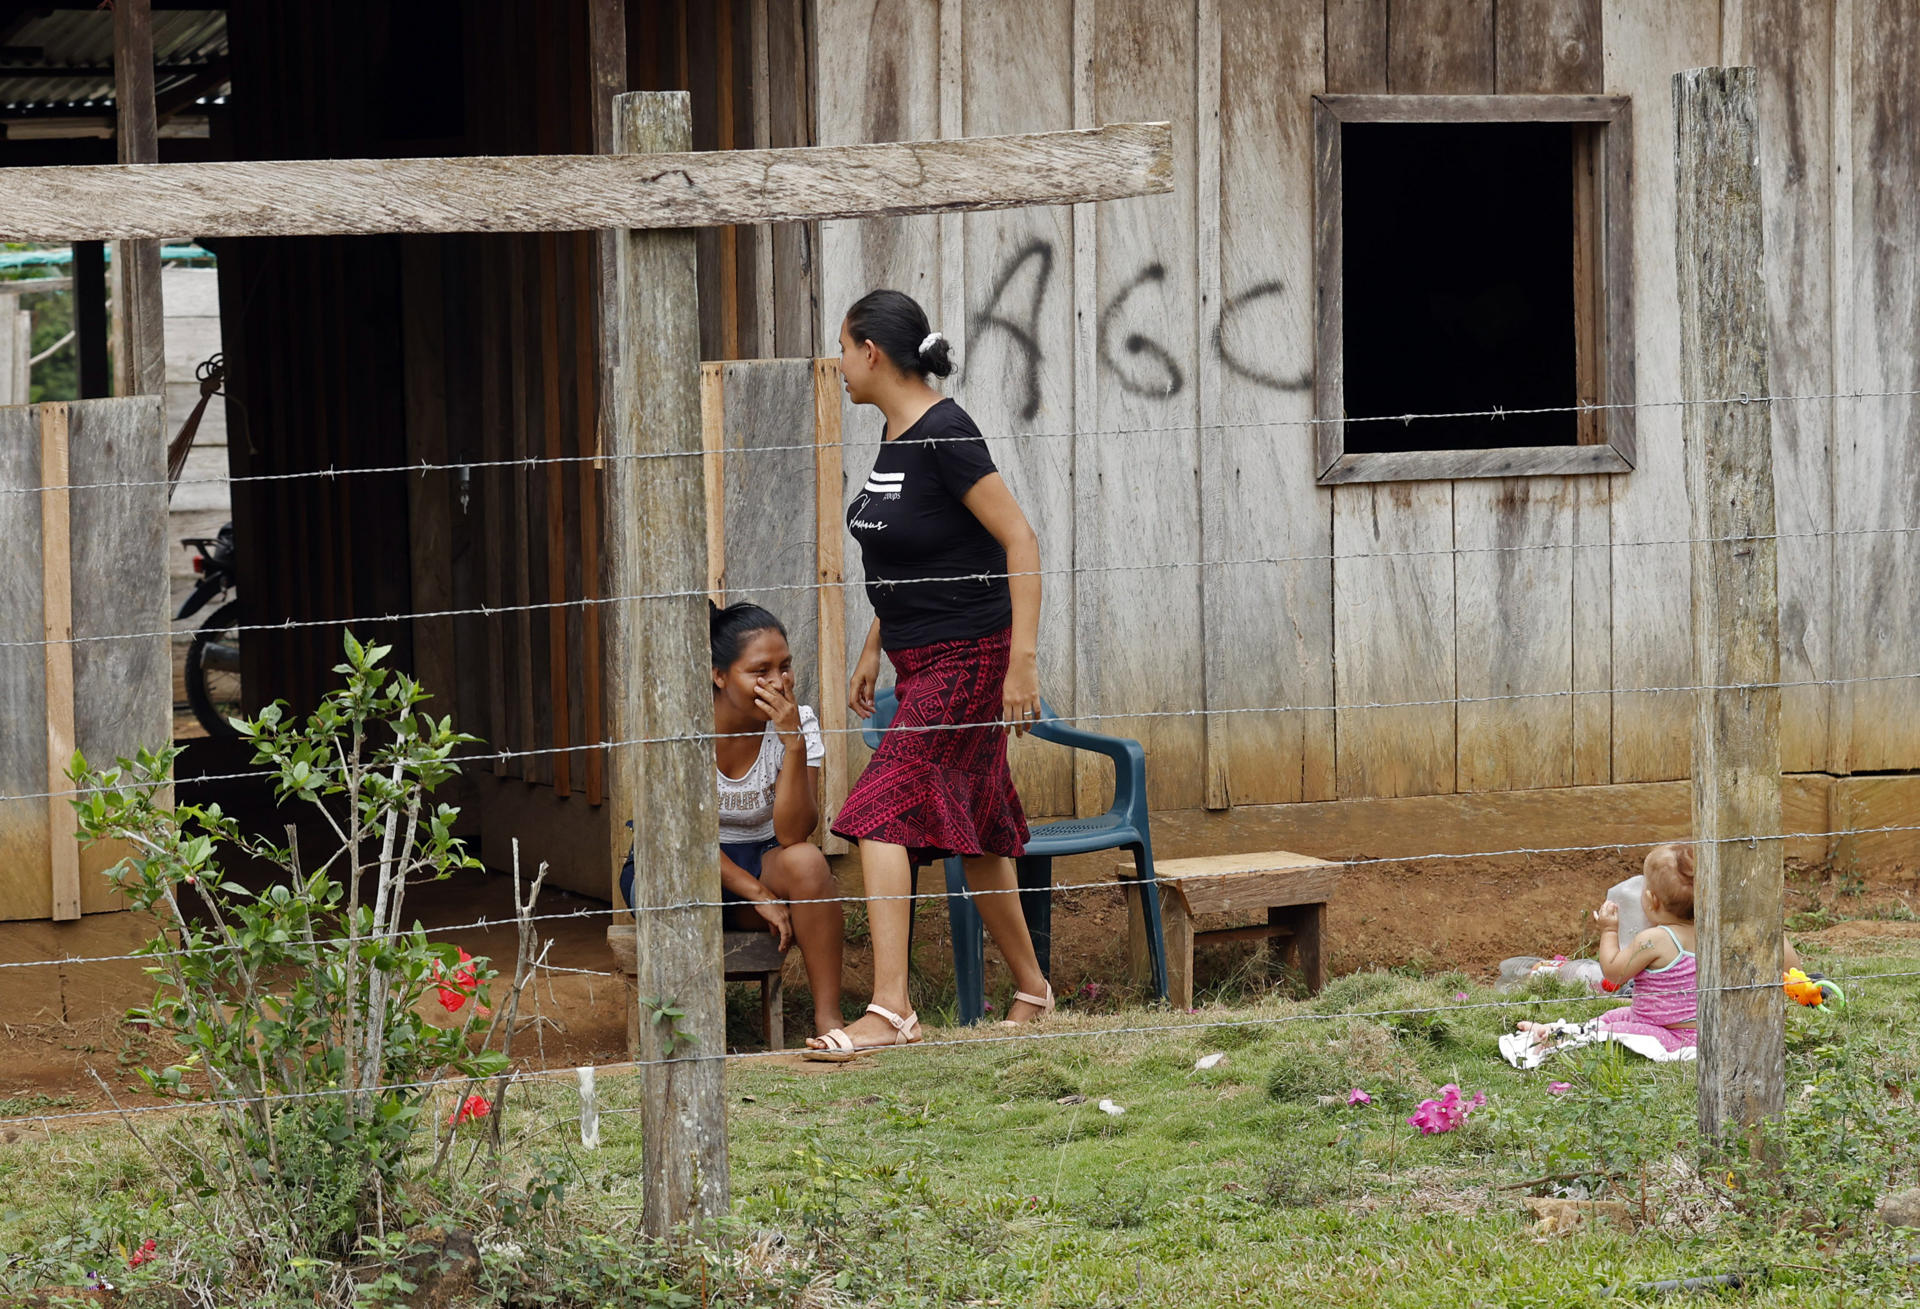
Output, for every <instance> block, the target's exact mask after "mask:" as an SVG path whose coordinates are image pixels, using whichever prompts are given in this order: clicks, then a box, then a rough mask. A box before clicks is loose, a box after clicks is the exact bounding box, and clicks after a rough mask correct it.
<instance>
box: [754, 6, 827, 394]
mask: <svg viewBox="0 0 1920 1309" xmlns="http://www.w3.org/2000/svg"><path fill="white" fill-rule="evenodd" d="M809 11H810V7H809V5H808V3H807V0H768V30H767V45H768V56H767V61H768V82H767V87H768V98H769V100H770V102H771V104H770V130H771V132H772V141H773V144H774V145H776V146H788V145H812V144H814V131H813V95H812V91H811V87H810V82H811V73H812V70H813V64H814V53H813V48H812V44H811V40H810V34H809V32H808V17H809ZM767 234H768V237H769V245H770V247H771V249H772V251H773V292H772V294H773V302H772V313H773V322H774V349H773V353H774V354H775V355H777V356H780V357H782V358H786V359H795V358H802V359H804V358H811V357H813V356H815V355H818V354H821V353H822V352H823V351H822V342H821V341H820V339H819V338H818V336H817V332H818V318H819V315H820V303H819V301H820V297H819V278H818V270H817V269H816V268H815V267H814V262H815V257H816V255H817V253H818V251H819V249H820V225H819V224H818V223H781V224H780V225H779V226H777V227H773V228H769V229H768V233H767Z"/></svg>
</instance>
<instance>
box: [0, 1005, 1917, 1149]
mask: <svg viewBox="0 0 1920 1309" xmlns="http://www.w3.org/2000/svg"><path fill="white" fill-rule="evenodd" d="M1911 977H1920V969H1901V970H1895V971H1890V972H1875V973H1849V974H1840V975H1837V976H1833V977H1831V978H1830V980H1832V981H1835V982H1846V983H1848V984H1849V985H1854V984H1858V983H1861V982H1876V981H1891V980H1895V979H1901V978H1911ZM1780 985H1781V984H1780V983H1779V982H1774V981H1767V982H1741V983H1729V984H1727V985H1723V986H1703V987H1699V988H1698V994H1700V995H1727V994H1733V993H1736V992H1742V991H1773V990H1778V989H1779V988H1780ZM1596 1002H1605V1003H1610V1004H1616V1005H1617V1004H1618V999H1617V997H1614V996H1609V995H1604V994H1603V995H1590V996H1539V995H1515V996H1512V997H1510V998H1507V999H1501V1000H1468V1001H1456V1002H1454V1003H1451V1004H1443V1005H1417V1006H1407V1007H1404V1008H1398V1009H1359V1010H1332V1011H1320V1010H1308V1011H1304V1012H1299V1013H1290V1014H1270V1015H1269V1014H1261V1015H1253V1016H1249V1017H1243V1018H1227V1019H1217V1020H1202V1021H1199V1022H1172V1023H1142V1024H1135V1025H1131V1026H1125V1027H1086V1028H1059V1027H1055V1028H1052V1029H1046V1028H1042V1029H1041V1030H1038V1031H1032V1032H1011V1033H1006V1034H998V1033H997V1032H987V1033H983V1034H981V1035H979V1036H967V1037H959V1038H953V1039H943V1040H920V1041H914V1042H911V1043H909V1044H906V1045H894V1046H877V1047H872V1048H870V1049H868V1050H864V1051H862V1054H863V1055H868V1056H871V1055H878V1054H886V1053H905V1052H908V1051H922V1052H924V1051H929V1050H951V1049H960V1048H967V1047H979V1046H987V1045H1007V1044H1013V1043H1019V1042H1034V1041H1060V1040H1078V1039H1084V1038H1093V1037H1115V1036H1142V1035H1154V1034H1167V1033H1179V1032H1200V1031H1212V1030H1219V1029H1223V1028H1246V1027H1276V1026H1283V1025H1286V1024H1289V1023H1300V1022H1351V1021H1353V1020H1356V1019H1367V1020H1371V1019H1378V1018H1412V1017H1421V1016H1426V1015H1434V1014H1451V1013H1464V1012H1470V1011H1475V1010H1484V1009H1507V1010H1512V1009H1515V1008H1537V1007H1539V1006H1542V1005H1590V1004H1594V1003H1596ZM1029 1026H1037V1024H1029ZM802 1053H803V1051H802V1050H800V1049H798V1048H796V1049H791V1050H726V1051H721V1052H719V1053H717V1054H706V1053H688V1054H681V1055H669V1056H666V1057H664V1058H659V1059H626V1060H618V1061H613V1062H609V1063H604V1064H593V1065H587V1066H589V1067H592V1068H593V1070H594V1072H595V1073H596V1074H599V1073H602V1072H627V1071H633V1070H638V1069H647V1068H661V1067H668V1066H673V1065H685V1064H703V1063H745V1062H749V1061H753V1060H760V1059H791V1058H793V1057H795V1056H796V1055H800V1054H802ZM580 1067H581V1065H571V1066H568V1067H564V1068H539V1069H524V1070H516V1071H515V1072H514V1073H513V1074H512V1075H511V1076H512V1081H513V1083H514V1084H523V1083H527V1082H545V1081H558V1080H560V1079H561V1078H567V1077H575V1076H577V1075H578V1072H579V1069H580ZM494 1080H497V1079H496V1078H491V1077H487V1078H481V1077H469V1076H455V1077H438V1078H429V1079H426V1080H422V1081H415V1082H394V1083H387V1084H382V1085H379V1086H372V1087H328V1088H326V1089H324V1090H318V1091H281V1092H273V1093H270V1094H266V1095H257V1096H228V1097H222V1098H218V1099H206V1100H177V1101H169V1102H167V1103H164V1104H154V1105H123V1106H115V1107H112V1108H105V1109H80V1110H71V1111H68V1112H64V1113H58V1114H21V1115H16V1116H12V1117H4V1118H0V1127H10V1126H30V1125H34V1124H44V1123H54V1122H67V1121H73V1120H76V1119H85V1118H124V1117H127V1116H130V1115H137V1114H154V1113H179V1112H184V1111H196V1110H207V1109H223V1108H244V1107H247V1106H252V1105H268V1104H286V1103H294V1102H299V1101H307V1100H320V1099H327V1098H331V1097H338V1096H348V1095H382V1094H388V1093H392V1092H395V1091H431V1090H433V1089H434V1088H436V1087H441V1086H455V1085H457V1086H472V1085H476V1084H481V1083H484V1082H488V1081H494ZM639 1112H642V1110H641V1109H637V1108H636V1109H601V1110H599V1113H600V1115H601V1116H602V1117H605V1116H607V1115H609V1114H620V1113H639Z"/></svg>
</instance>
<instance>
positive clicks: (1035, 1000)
mask: <svg viewBox="0 0 1920 1309" xmlns="http://www.w3.org/2000/svg"><path fill="white" fill-rule="evenodd" d="M1013 999H1014V1003H1016V1004H1018V1003H1019V1002H1020V1001H1022V1000H1024V1001H1026V1002H1027V1003H1028V1004H1030V1005H1033V1006H1035V1007H1036V1008H1038V1009H1039V1010H1040V1012H1039V1013H1037V1014H1035V1015H1034V1016H1033V1017H1031V1018H1029V1019H1027V1021H1026V1022H1025V1023H1016V1022H1014V1021H1013V1019H1011V1018H1002V1019H1001V1020H1000V1026H1002V1027H1025V1026H1027V1025H1028V1024H1029V1023H1037V1022H1039V1021H1040V1020H1041V1019H1043V1018H1051V1017H1052V1016H1053V983H1052V982H1048V983H1047V993H1046V994H1045V995H1043V996H1042V995H1028V994H1027V993H1026V992H1025V991H1015V992H1014V993H1013Z"/></svg>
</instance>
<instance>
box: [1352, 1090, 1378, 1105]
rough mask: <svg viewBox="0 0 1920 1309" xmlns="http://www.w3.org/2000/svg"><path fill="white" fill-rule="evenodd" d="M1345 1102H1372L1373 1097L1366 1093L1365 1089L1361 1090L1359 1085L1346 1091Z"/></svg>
mask: <svg viewBox="0 0 1920 1309" xmlns="http://www.w3.org/2000/svg"><path fill="white" fill-rule="evenodd" d="M1347 1103H1348V1104H1372V1103H1373V1097H1372V1096H1370V1095H1368V1094H1367V1093H1366V1092H1365V1091H1362V1090H1361V1089H1360V1088H1359V1087H1357V1086H1356V1087H1354V1088H1353V1089H1352V1090H1351V1091H1348V1092H1347Z"/></svg>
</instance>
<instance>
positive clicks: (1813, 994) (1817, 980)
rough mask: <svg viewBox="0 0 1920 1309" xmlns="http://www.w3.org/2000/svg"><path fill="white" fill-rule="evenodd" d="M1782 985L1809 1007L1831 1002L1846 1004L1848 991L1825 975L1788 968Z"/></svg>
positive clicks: (1792, 995)
mask: <svg viewBox="0 0 1920 1309" xmlns="http://www.w3.org/2000/svg"><path fill="white" fill-rule="evenodd" d="M1781 985H1782V986H1783V987H1784V988H1785V990H1786V992H1787V995H1788V996H1790V997H1791V998H1792V999H1794V1000H1797V1001H1799V1002H1800V1003H1801V1004H1803V1005H1806V1006H1807V1007H1808V1008H1817V1007H1818V1006H1820V1005H1823V1004H1827V1003H1829V1002H1831V1003H1833V1004H1836V1005H1844V1004H1845V1003H1846V1002H1847V997H1846V993H1845V992H1843V991H1842V990H1841V989H1840V988H1839V987H1838V986H1835V985H1834V984H1833V983H1832V982H1829V981H1828V980H1827V979H1826V978H1824V977H1809V976H1807V975H1806V974H1805V973H1804V972H1802V971H1801V970H1800V969H1798V968H1789V969H1787V972H1786V976H1785V978H1784V979H1783V980H1782V982H1781Z"/></svg>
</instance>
